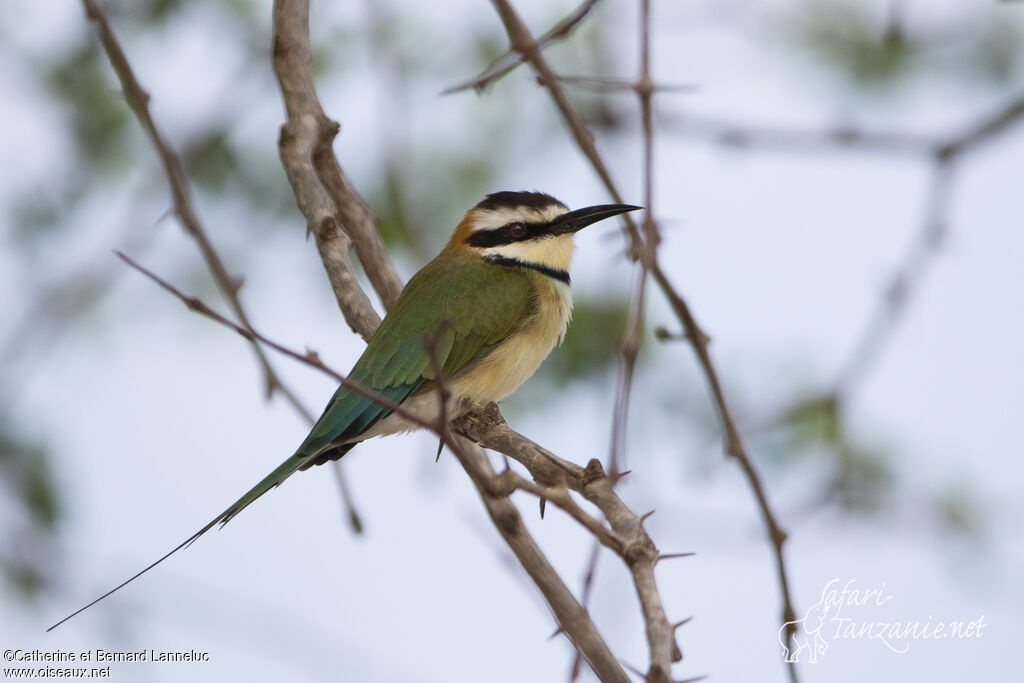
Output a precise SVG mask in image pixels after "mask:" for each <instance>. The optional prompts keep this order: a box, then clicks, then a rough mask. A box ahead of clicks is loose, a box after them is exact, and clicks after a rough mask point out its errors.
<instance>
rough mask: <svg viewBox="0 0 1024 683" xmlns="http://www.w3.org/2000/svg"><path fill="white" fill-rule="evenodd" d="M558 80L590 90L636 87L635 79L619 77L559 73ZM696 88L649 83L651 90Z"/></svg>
mask: <svg viewBox="0 0 1024 683" xmlns="http://www.w3.org/2000/svg"><path fill="white" fill-rule="evenodd" d="M558 80H560V81H561V82H562V83H565V84H567V85H573V86H576V87H577V88H579V89H580V90H590V91H592V92H615V91H623V90H624V91H629V92H634V91H636V89H637V86H636V81H630V80H625V79H621V78H602V77H595V76H562V75H559V77H558ZM697 88H698V86H696V85H686V84H681V83H656V84H653V85H651V92H656V93H686V92H692V91H694V90H696V89H697Z"/></svg>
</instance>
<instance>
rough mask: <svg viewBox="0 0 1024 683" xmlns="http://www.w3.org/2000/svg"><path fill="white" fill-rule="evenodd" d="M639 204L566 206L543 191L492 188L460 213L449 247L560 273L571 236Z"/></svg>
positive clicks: (568, 254)
mask: <svg viewBox="0 0 1024 683" xmlns="http://www.w3.org/2000/svg"><path fill="white" fill-rule="evenodd" d="M639 208H641V207H639V206H630V205H628V204H602V205H600V206H590V207H587V208H585V209H577V210H575V211H570V210H569V208H568V207H567V206H566V205H565V204H563V203H562V202H560V201H558V200H557V199H555V198H554V197H552V196H551V195H547V194H544V193H543V192H495V193H493V194H489V195H487V196H486V197H485V198H484V200H483V201H482V202H480V203H479V204H477V205H476V206H474V207H473V208H472V209H470V210H469V211H467V212H466V217H465V218H463V219H462V222H461V223H459V225H458V227H457V228H456V229H455V233H454V234H453V235H452V239H451V242H450V243H449V246H450V247H451V248H454V249H458V250H469V251H472V252H474V253H476V254H478V255H479V256H480V257H481V258H483V259H485V260H488V261H491V262H498V263H506V264H507V263H508V262H510V261H516V262H519V263H521V264H523V265H535V266H542V267H544V268H548V269H551V270H553V271H557V272H560V273H564V272H566V271H567V270H568V268H569V262H570V260H571V259H572V252H573V248H574V245H573V235H575V234H576V233H577V232H578V231H579V230H581V229H583V228H585V227H587V226H588V225H591V224H592V223H596V222H597V221H600V220H603V219H605V218H611V217H612V216H617V215H619V214H621V213H625V212H627V211H635V210H636V209H639Z"/></svg>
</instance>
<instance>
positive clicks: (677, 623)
mask: <svg viewBox="0 0 1024 683" xmlns="http://www.w3.org/2000/svg"><path fill="white" fill-rule="evenodd" d="M691 621H693V617H686V618H685V619H683V620H682V621H677V622H676V623H674V624H672V630H673V631H675V630H677V629H678V628H679V627H680V626H686V625H687V624H689V623H690V622H691Z"/></svg>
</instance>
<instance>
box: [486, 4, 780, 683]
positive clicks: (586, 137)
mask: <svg viewBox="0 0 1024 683" xmlns="http://www.w3.org/2000/svg"><path fill="white" fill-rule="evenodd" d="M492 2H493V4H494V5H495V8H496V9H497V11H498V14H499V16H500V17H501V20H502V23H503V24H504V25H505V30H506V32H507V33H508V35H509V39H510V41H511V44H512V47H513V48H514V49H517V50H520V51H521V52H522V53H523V54H524V56H525V57H526V59H527V61H529V62H530V65H531V66H532V67H533V68H534V70H535V72H536V74H537V76H538V80H539V81H540V83H541V84H542V85H543V86H544V87H545V88H547V90H548V92H549V93H550V95H551V97H552V99H553V100H554V101H555V104H556V106H557V107H558V110H559V111H560V112H561V114H562V117H563V119H564V120H565V123H566V125H567V126H568V128H569V130H570V131H571V133H572V135H573V138H574V139H575V140H576V142H577V145H578V146H579V147H580V150H581V151H582V152H583V154H584V155H585V156H586V157H587V159H588V160H590V162H591V165H592V166H593V167H594V170H595V172H596V173H597V174H598V176H599V177H600V178H601V180H602V182H604V184H605V187H606V188H607V190H608V193H609V194H610V195H611V196H612V197H613V198H614V199H615V201H622V200H621V198H620V197H621V196H620V193H619V191H618V189H617V188H616V186H615V184H614V182H613V181H612V179H611V176H610V174H609V172H608V169H607V166H606V165H605V163H604V160H603V159H602V157H601V155H600V154H599V153H598V151H597V148H596V146H595V145H594V142H593V134H592V133H591V132H590V130H589V129H588V128H587V126H586V124H585V123H584V122H583V121H582V119H581V118H580V116H579V114H578V113H577V112H576V110H575V109H574V108H573V106H572V104H571V103H570V102H569V100H568V98H567V97H566V95H565V93H564V91H563V90H562V88H561V85H560V83H559V81H558V78H557V76H555V74H554V72H553V71H552V70H551V67H550V66H548V64H547V61H546V60H545V59H544V56H543V55H542V54H541V53H540V52H539V51H538V50H536V49H534V48H533V47H532V46H533V40H532V38H531V36H530V32H529V30H528V29H527V28H526V26H525V25H524V24H523V22H522V20H521V19H520V18H519V16H518V14H516V12H515V10H514V9H512V7H511V5H510V4H509V3H508V1H507V0H492ZM625 219H626V230H627V234H628V235H629V237H630V240H631V243H632V245H633V249H632V251H633V255H634V258H638V259H647V260H648V262H647V267H648V268H649V270H650V273H651V275H652V276H653V277H654V279H655V282H657V284H658V286H659V287H660V288H661V290H662V292H664V294H665V295H666V297H667V298H668V299H669V302H670V304H671V305H672V308H673V310H674V312H675V313H676V316H677V317H678V318H679V320H680V322H681V323H682V325H683V328H684V331H685V332H686V334H687V336H688V338H689V339H690V341H691V344H692V346H693V349H694V352H695V354H696V355H697V360H698V363H699V365H700V367H701V370H702V372H703V374H704V376H705V379H706V381H707V382H708V387H709V389H710V391H711V394H712V400H713V403H714V405H715V408H716V410H717V412H718V415H719V418H720V420H721V422H722V429H723V433H724V436H725V447H726V453H727V454H728V455H729V456H731V457H733V458H735V459H736V460H737V461H738V462H739V463H740V466H741V469H742V471H743V473H744V475H745V476H746V478H747V481H748V483H749V484H750V487H751V490H752V491H753V493H754V496H755V498H756V500H757V502H758V506H759V508H760V510H761V515H762V517H763V519H764V522H765V526H766V528H767V530H768V537H769V540H770V542H771V544H772V548H773V550H774V553H775V561H776V562H775V563H776V568H777V571H778V576H779V584H780V591H781V593H782V615H781V623H783V624H785V623H787V622H794V621H795V619H796V617H795V614H796V612H795V610H794V609H793V604H792V599H791V596H790V589H789V579H788V577H787V571H786V564H785V559H784V556H783V550H782V546H783V543H784V542H785V539H786V534H785V533H784V532H783V531H782V529H781V527H780V526H779V524H778V522H777V521H776V518H775V514H774V513H773V511H772V508H771V506H770V504H769V503H768V499H767V496H766V494H765V492H764V487H763V485H762V484H761V480H760V476H759V475H758V473H757V470H756V469H755V467H754V465H753V463H752V462H751V460H750V458H749V456H748V454H747V452H746V448H745V446H744V444H743V440H742V438H741V437H740V434H739V430H738V429H737V428H736V425H735V422H734V420H733V417H732V413H731V411H730V410H729V407H728V403H727V402H726V400H725V397H724V393H723V392H722V387H721V383H720V381H719V379H718V373H717V371H716V369H715V366H714V364H713V362H712V361H711V357H710V355H709V353H708V348H707V347H708V337H707V335H706V334H705V333H704V331H703V330H702V329H701V328H700V326H699V325H698V324H697V321H696V320H695V319H694V317H693V315H692V314H691V313H690V310H689V307H688V306H687V304H686V302H685V300H684V299H683V298H682V297H681V296H680V295H679V293H678V292H677V291H676V290H675V289H674V288H673V286H672V284H671V283H670V282H669V280H668V278H667V277H666V276H665V274H664V272H663V271H662V270H661V267H660V265H659V264H658V261H657V256H656V253H654V252H653V250H649V249H647V248H646V245H645V242H644V238H643V237H641V235H640V231H639V230H637V228H636V226H635V224H633V223H632V222H631V221H630V220H629V217H628V216H626V217H625ZM652 578H653V575H652ZM649 629H650V622H649ZM794 632H795V628H793V627H789V628H787V629H786V633H787V638H792V636H793V634H794ZM648 640H649V646H650V648H651V665H650V666H651V668H650V670H649V672H648V680H649V681H650V680H661V677H665V680H668V679H669V678H670V672H669V667H670V664H671V662H669V661H667V660H666V658H665V656H664V653H665V648H664V646H663V644H662V643H663V639H653V640H652V639H651V638H650V633H649V638H648ZM672 642H673V644H674V642H675V641H674V640H673V641H672ZM787 669H788V671H789V675H790V679H791V680H792V681H794V682H795V681H796V680H797V674H796V668H795V667H794V666H792V665H790V666H788V667H787Z"/></svg>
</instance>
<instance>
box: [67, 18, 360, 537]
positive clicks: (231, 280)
mask: <svg viewBox="0 0 1024 683" xmlns="http://www.w3.org/2000/svg"><path fill="white" fill-rule="evenodd" d="M82 3H83V5H84V7H85V14H86V16H87V17H88V18H89V20H91V21H92V22H93V23H94V24H95V25H96V32H97V34H98V35H99V39H100V43H101V44H102V45H103V50H104V51H105V52H106V54H107V58H108V60H109V61H110V65H111V66H112V67H113V68H114V71H115V73H116V74H117V77H118V80H120V82H121V90H122V92H123V93H124V97H125V100H126V102H127V103H128V106H129V107H131V110H132V111H133V112H134V113H135V117H136V118H137V119H138V121H139V124H140V125H141V126H142V128H143V130H144V131H145V133H146V136H147V137H148V138H149V140H150V143H151V144H152V145H153V148H154V149H155V150H156V152H157V156H159V158H160V163H161V164H162V166H163V169H164V175H165V176H166V177H167V183H168V185H169V187H170V191H171V197H172V200H173V204H174V213H175V214H176V215H177V216H178V219H179V220H180V221H181V225H182V227H183V228H184V229H185V232H186V233H188V234H189V235H190V236H191V237H192V238H193V239H194V240H195V243H196V246H197V247H198V248H199V251H200V253H201V254H202V256H203V260H204V261H205V262H206V266H207V268H208V269H209V271H210V274H211V275H212V276H213V280H214V282H215V283H216V285H217V289H218V290H219V291H220V293H221V295H222V296H223V297H224V299H225V300H226V301H227V302H228V304H229V305H230V307H231V309H232V311H234V313H235V315H236V316H237V317H238V320H239V322H240V323H241V324H242V326H244V327H246V328H249V329H251V328H252V325H251V324H250V322H249V316H248V315H247V314H246V312H245V308H244V307H243V306H242V301H241V298H240V297H239V290H240V289H241V279H240V278H237V277H233V276H232V275H231V274H230V273H229V272H228V269H227V267H226V266H225V265H224V262H223V261H222V260H221V258H220V255H219V254H218V253H217V251H216V249H215V248H214V246H213V243H212V242H211V241H210V238H209V237H208V236H207V233H206V230H205V229H204V228H203V225H202V223H201V222H200V221H199V217H198V215H197V214H196V212H195V209H194V208H193V207H192V200H191V197H190V193H189V186H188V179H187V178H186V176H185V173H184V171H183V170H182V166H181V160H180V159H179V158H178V155H177V154H175V152H174V150H173V149H171V146H170V145H169V144H168V143H167V141H166V140H165V139H164V136H163V134H162V133H161V132H160V129H159V128H158V127H157V125H156V122H155V121H154V120H153V117H152V115H151V114H150V112H149V94H148V93H147V92H146V91H145V90H144V89H143V87H142V86H141V85H140V84H139V81H138V79H137V78H136V77H135V72H134V71H133V70H132V67H131V64H130V63H129V61H128V57H127V56H126V55H125V53H124V50H123V49H122V48H121V45H120V43H119V42H118V40H117V37H116V36H115V35H114V31H113V29H111V27H110V22H108V21H107V17H106V15H105V14H104V13H103V10H102V9H100V7H99V5H98V4H97V3H96V0H82ZM325 265H326V264H325ZM250 341H251V340H250ZM252 348H253V352H254V353H255V354H256V359H257V362H258V363H259V365H260V368H261V369H262V371H263V376H264V382H265V386H266V395H267V397H268V398H269V397H270V396H272V395H273V394H274V393H275V392H279V393H280V394H281V395H282V396H284V398H285V400H287V401H288V403H289V404H291V406H292V408H294V409H295V411H296V412H298V413H299V414H300V415H301V416H302V417H303V418H304V419H305V420H306V421H307V422H308V423H309V424H313V421H314V419H315V418H314V415H313V413H311V412H310V411H309V409H308V408H306V406H305V405H303V404H302V402H301V401H300V400H299V398H298V396H297V395H296V394H295V393H294V392H293V391H292V390H291V389H290V388H289V387H288V386H286V385H285V384H284V382H283V381H282V380H281V378H280V377H279V376H278V375H277V373H276V372H275V371H274V368H273V367H272V366H271V365H270V361H269V360H268V359H267V357H266V355H264V353H263V350H262V349H261V348H260V346H259V344H257V343H255V342H253V343H252ZM337 467H338V468H340V465H338V466H337ZM336 475H337V477H338V479H339V483H340V486H339V491H340V494H341V500H342V504H343V505H344V506H345V509H346V512H347V513H348V518H349V520H350V522H351V526H352V530H353V531H355V532H356V533H360V531H361V529H362V521H361V520H360V518H359V513H358V511H357V510H356V508H355V505H354V503H353V501H352V498H351V496H350V495H349V492H348V487H347V486H346V485H345V484H344V475H343V474H342V472H341V471H340V469H339V471H338V472H337V473H336Z"/></svg>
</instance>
